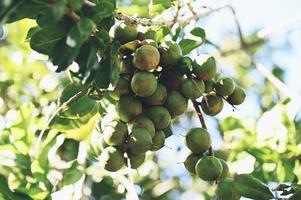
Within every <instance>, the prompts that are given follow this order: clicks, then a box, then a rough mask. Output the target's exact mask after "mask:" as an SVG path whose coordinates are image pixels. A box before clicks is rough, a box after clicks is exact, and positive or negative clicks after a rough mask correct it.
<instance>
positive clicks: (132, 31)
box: [114, 23, 138, 44]
mask: <svg viewBox="0 0 301 200" xmlns="http://www.w3.org/2000/svg"><path fill="white" fill-rule="evenodd" d="M137 36H138V31H137V26H136V25H133V24H125V23H121V24H119V26H117V27H116V29H115V33H114V38H115V39H116V40H118V41H119V42H120V43H121V44H125V43H127V42H130V41H133V40H136V38H137Z"/></svg>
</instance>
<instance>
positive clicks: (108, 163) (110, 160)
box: [99, 146, 124, 172]
mask: <svg viewBox="0 0 301 200" xmlns="http://www.w3.org/2000/svg"><path fill="white" fill-rule="evenodd" d="M99 160H100V162H101V163H102V164H103V165H104V168H105V169H106V170H108V171H111V172H115V171H118V170H119V169H121V168H122V167H123V165H124V157H123V153H122V152H121V151H120V150H118V149H116V148H115V147H112V146H110V147H107V148H105V149H104V150H103V151H102V152H101V154H100V158H99Z"/></svg>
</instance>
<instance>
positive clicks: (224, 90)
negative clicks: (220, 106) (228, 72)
mask: <svg viewBox="0 0 301 200" xmlns="http://www.w3.org/2000/svg"><path fill="white" fill-rule="evenodd" d="M214 89H215V93H216V94H217V95H218V96H221V97H225V96H229V95H230V94H232V93H233V91H234V89H235V84H234V81H233V79H232V78H228V77H223V78H220V79H218V80H217V81H216V83H215V85H214Z"/></svg>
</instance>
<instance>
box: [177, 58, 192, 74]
mask: <svg viewBox="0 0 301 200" xmlns="http://www.w3.org/2000/svg"><path fill="white" fill-rule="evenodd" d="M191 69H192V60H191V58H189V57H188V56H185V57H182V58H181V60H180V61H179V62H178V63H177V64H176V65H175V67H174V73H175V74H176V75H178V76H183V75H185V74H187V73H189V72H190V70H191Z"/></svg>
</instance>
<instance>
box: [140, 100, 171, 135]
mask: <svg viewBox="0 0 301 200" xmlns="http://www.w3.org/2000/svg"><path fill="white" fill-rule="evenodd" d="M146 115H147V116H148V117H149V118H150V119H151V120H152V121H153V122H154V124H155V128H156V129H159V130H161V129H163V128H166V127H167V126H168V125H169V124H170V121H171V116H170V114H169V112H168V110H167V109H166V108H165V107H162V106H152V107H150V108H149V109H147V111H146Z"/></svg>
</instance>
